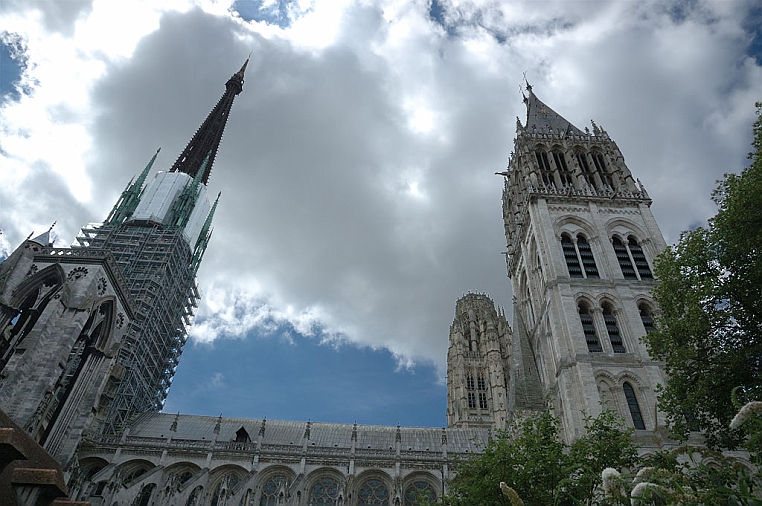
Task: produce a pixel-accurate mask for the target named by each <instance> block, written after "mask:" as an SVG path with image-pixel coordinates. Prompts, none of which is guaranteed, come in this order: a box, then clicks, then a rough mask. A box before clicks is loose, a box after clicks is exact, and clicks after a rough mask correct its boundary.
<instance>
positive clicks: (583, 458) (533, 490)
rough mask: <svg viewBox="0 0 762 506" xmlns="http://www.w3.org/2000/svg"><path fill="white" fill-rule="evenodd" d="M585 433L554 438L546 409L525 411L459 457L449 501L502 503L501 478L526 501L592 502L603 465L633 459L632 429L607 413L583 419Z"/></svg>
mask: <svg viewBox="0 0 762 506" xmlns="http://www.w3.org/2000/svg"><path fill="white" fill-rule="evenodd" d="M586 428H587V434H586V435H585V436H583V437H581V438H580V439H578V440H577V441H575V442H574V443H573V444H571V445H567V444H565V443H564V442H562V441H560V440H559V435H558V420H557V419H556V418H555V417H554V416H553V415H552V414H551V413H547V412H546V413H543V414H540V415H538V416H535V417H528V418H525V419H523V420H521V421H520V422H517V423H515V424H514V425H513V426H512V427H511V428H510V429H509V430H507V431H499V432H498V433H497V435H496V436H495V437H494V438H493V439H492V440H491V441H490V443H489V444H488V445H487V447H486V448H485V449H484V451H483V453H481V454H479V455H474V456H472V457H471V458H469V459H466V460H463V461H461V462H459V463H458V465H457V468H456V473H457V474H456V477H455V479H454V480H453V482H452V484H451V486H450V492H451V494H450V496H448V497H446V498H444V502H445V504H448V505H451V506H471V505H474V506H476V505H478V506H493V505H494V506H498V505H500V506H506V505H508V504H509V500H508V498H507V497H506V496H504V495H503V494H502V492H501V491H500V488H499V484H500V482H505V483H506V484H507V485H508V486H510V487H512V488H513V489H514V490H515V491H516V492H517V494H518V495H519V497H521V500H522V501H523V503H524V504H525V505H526V506H533V505H536V506H552V505H571V504H593V501H594V500H595V498H596V495H597V491H598V487H599V485H600V483H601V471H603V469H604V468H606V467H617V468H622V467H629V466H632V465H633V464H634V463H635V461H636V454H637V452H636V449H635V446H634V445H633V443H632V438H631V434H632V431H631V430H629V429H624V428H622V427H621V425H620V423H619V421H618V420H617V419H616V418H615V417H614V416H613V415H612V414H611V413H610V412H604V413H603V414H602V415H601V416H599V417H598V418H591V419H588V420H587V427H586Z"/></svg>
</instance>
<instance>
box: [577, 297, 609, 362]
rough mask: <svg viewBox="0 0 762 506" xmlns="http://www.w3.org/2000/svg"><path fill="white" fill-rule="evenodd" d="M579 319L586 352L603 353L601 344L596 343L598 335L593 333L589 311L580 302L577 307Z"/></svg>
mask: <svg viewBox="0 0 762 506" xmlns="http://www.w3.org/2000/svg"><path fill="white" fill-rule="evenodd" d="M578 310H579V319H580V322H581V323H582V331H583V333H584V334H585V342H586V343H587V351H589V352H590V353H600V352H602V351H603V348H601V343H600V342H599V341H598V335H597V333H596V332H595V323H594V322H593V315H591V314H590V309H589V308H588V306H587V304H586V303H584V302H582V303H580V305H579V307H578Z"/></svg>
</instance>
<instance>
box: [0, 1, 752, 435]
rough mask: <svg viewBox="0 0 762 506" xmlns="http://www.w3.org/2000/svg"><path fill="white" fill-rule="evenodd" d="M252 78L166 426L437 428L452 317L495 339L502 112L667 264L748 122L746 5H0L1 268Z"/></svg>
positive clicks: (60, 238) (73, 225) (217, 180)
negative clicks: (580, 163)
mask: <svg viewBox="0 0 762 506" xmlns="http://www.w3.org/2000/svg"><path fill="white" fill-rule="evenodd" d="M249 54H251V62H250V64H249V66H248V69H247V73H246V82H245V85H244V90H243V92H242V93H241V95H239V96H238V97H237V98H236V102H235V104H234V106H233V110H232V113H231V115H230V119H229V121H228V125H227V128H226V131H225V136H224V138H223V141H222V145H221V147H220V151H219V154H218V156H217V160H216V162H215V165H214V170H213V171H212V175H211V179H210V182H209V187H210V191H211V192H212V194H216V192H218V191H222V198H221V200H220V204H219V207H218V209H217V213H216V215H215V222H214V226H215V228H214V235H213V237H212V240H211V243H210V245H209V249H208V250H207V254H206V257H205V259H204V262H203V264H202V266H201V269H200V271H199V283H200V286H201V291H202V296H203V298H202V301H201V303H200V306H199V309H198V312H197V316H196V323H195V325H194V327H193V328H192V329H191V331H190V334H191V338H190V340H189V342H188V344H187V346H186V348H185V351H184V354H183V356H182V359H181V361H180V366H179V368H178V372H177V375H176V377H175V381H174V384H173V387H172V389H171V391H170V394H169V397H168V399H167V403H166V406H165V410H166V411H168V412H177V411H181V412H183V413H191V414H204V415H214V416H217V415H219V414H220V413H222V414H224V415H227V416H240V417H254V418H260V417H265V416H267V417H269V418H271V419H288V420H306V419H311V420H313V421H326V422H341V423H351V422H353V421H355V420H356V421H357V422H358V423H361V424H397V423H401V424H403V425H408V426H410V425H413V426H431V427H436V426H442V425H444V424H446V418H445V408H446V405H445V403H446V388H445V384H444V377H445V370H446V367H445V361H446V353H447V344H448V335H449V327H450V324H451V323H452V320H453V317H454V307H455V301H456V300H457V299H458V298H459V297H460V296H461V295H462V294H464V293H466V292H469V291H477V292H482V293H487V294H489V295H490V296H491V297H492V299H493V300H494V301H495V303H496V304H497V305H499V306H501V307H504V308H506V310H507V312H508V313H509V315H510V312H511V311H510V306H511V304H512V302H511V298H512V292H511V288H510V280H509V279H508V278H507V276H506V268H505V259H504V256H503V254H502V252H504V251H505V250H506V244H505V236H504V235H503V226H502V217H501V201H500V199H501V192H502V185H503V182H502V178H500V177H499V176H496V175H495V172H499V171H502V170H504V169H505V167H506V165H507V162H508V159H509V156H510V153H511V149H512V147H513V142H512V141H513V137H514V135H515V129H516V118H517V117H519V118H521V119H522V121H524V119H525V117H526V111H525V108H524V105H523V104H522V101H521V93H520V86H521V84H522V82H523V80H524V76H526V79H527V80H528V81H529V82H530V83H531V84H532V85H533V89H534V92H535V93H536V94H537V96H538V97H539V98H540V99H541V100H542V101H543V102H545V103H546V104H548V105H549V106H550V107H552V108H553V109H554V110H556V111H557V112H558V113H560V114H561V115H562V116H564V117H565V118H566V119H568V120H569V121H571V122H572V123H574V124H575V125H577V126H578V127H580V128H584V127H585V126H588V125H589V122H590V120H591V119H594V120H595V122H596V123H597V124H598V125H600V126H602V127H603V128H605V129H606V131H607V132H608V133H609V135H610V136H611V137H612V138H613V139H614V140H615V141H616V142H617V144H618V145H619V147H620V149H621V151H622V152H623V153H624V156H625V160H626V163H627V164H628V167H629V168H630V170H631V171H632V173H633V174H634V176H635V177H637V178H639V179H640V181H641V182H642V183H643V184H644V186H645V187H646V189H647V190H648V192H649V194H650V196H651V197H652V199H653V206H652V210H653V213H654V215H655V217H656V219H657V221H658V223H659V225H660V227H661V230H662V232H663V234H664V236H665V238H666V240H667V242H668V243H670V244H671V243H674V242H675V241H676V240H677V239H678V238H679V235H680V232H681V231H683V230H686V229H690V228H694V227H697V226H701V225H703V224H705V223H706V220H707V219H708V218H709V217H710V216H711V215H713V214H714V212H715V211H716V208H715V205H714V204H713V203H712V202H711V199H710V195H711V191H712V189H713V187H714V184H715V181H716V180H717V179H718V178H720V177H722V175H723V173H726V172H738V171H740V170H741V169H743V168H744V167H745V166H746V164H747V160H746V155H747V153H748V152H749V150H750V149H751V147H750V142H751V125H752V123H753V121H754V118H755V115H754V102H755V101H759V100H762V7H760V6H759V4H758V2H755V1H751V0H750V1H740V0H739V1H732V0H721V1H715V2H710V1H701V0H695V1H690V0H689V1H673V2H665V1H662V0H654V1H648V0H646V1H638V2H634V1H630V2H617V1H612V2H603V1H594V0H586V1H568V0H547V1H537V0H533V1H511V2H499V1H494V0H492V1H484V0H471V1H462V2H458V1H450V0H432V1H417V0H406V1H403V0H362V1H359V0H358V1H352V0H326V1H323V0H293V1H289V0H261V1H259V0H254V1H244V0H239V1H230V0H219V1H211V0H167V1H159V0H147V1H138V0H135V1H131V2H127V1H120V2H114V1H112V0H68V1H65V2H53V1H35V0H2V2H0V229H1V230H2V234H1V235H0V258H2V257H4V256H5V255H7V254H8V252H9V251H11V250H12V249H13V248H15V247H16V246H17V245H18V244H20V243H21V241H23V240H24V239H25V238H26V237H27V236H28V235H29V234H30V233H31V232H32V231H35V232H36V233H40V232H42V231H44V230H47V229H48V227H50V225H51V223H53V222H54V221H56V222H57V223H56V226H55V228H54V232H55V236H56V243H55V244H56V246H61V247H64V246H68V245H69V244H71V242H72V241H73V240H74V238H75V236H76V234H77V233H78V230H79V227H81V226H82V225H83V224H85V223H89V222H98V221H101V220H103V219H104V218H105V217H106V215H107V214H108V212H109V210H110V209H111V207H112V206H113V204H114V203H115V202H116V200H117V197H118V196H119V194H120V192H121V191H122V189H123V188H124V186H125V185H126V184H127V183H128V181H129V180H130V179H131V178H132V177H133V176H134V175H135V174H137V173H138V172H139V171H140V170H141V169H142V168H143V167H144V166H145V164H146V163H147V162H148V160H149V159H150V157H151V156H152V155H153V153H154V152H155V151H156V149H157V148H158V147H161V148H162V150H161V154H160V155H159V158H158V160H157V162H156V164H155V165H154V171H158V170H166V169H167V168H169V166H171V164H172V162H174V159H175V157H176V156H177V154H179V153H180V151H181V150H182V148H183V147H184V146H185V144H186V143H187V142H188V140H189V139H190V137H191V136H192V135H193V133H194V132H195V130H196V128H198V126H199V125H200V124H201V122H202V121H203V119H204V118H205V116H206V114H207V113H208V112H209V111H210V110H211V109H212V107H213V106H214V104H215V103H216V101H217V100H218V99H219V97H220V96H221V95H222V93H223V91H224V83H225V81H226V80H227V79H228V78H229V77H230V75H232V74H233V73H234V72H235V71H237V70H238V68H240V66H241V64H242V63H243V61H244V60H245V59H246V58H247V57H248V55H249Z"/></svg>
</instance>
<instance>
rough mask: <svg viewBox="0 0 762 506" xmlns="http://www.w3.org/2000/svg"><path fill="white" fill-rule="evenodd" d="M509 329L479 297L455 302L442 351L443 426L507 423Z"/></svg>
mask: <svg viewBox="0 0 762 506" xmlns="http://www.w3.org/2000/svg"><path fill="white" fill-rule="evenodd" d="M510 351H511V329H510V327H509V326H508V322H507V320H506V319H505V312H504V311H503V310H502V309H500V310H496V309H495V304H494V303H493V302H492V300H491V299H490V298H489V297H488V296H487V295H484V294H477V293H469V294H466V295H464V296H463V297H461V298H460V299H458V302H457V303H456V304H455V319H454V321H453V322H452V326H451V327H450V347H449V349H448V351H447V424H448V425H449V426H450V427H486V428H492V427H496V428H501V429H502V428H504V427H505V425H506V422H507V420H508V401H509V398H508V384H509V376H510V368H509V363H510V362H509V360H510Z"/></svg>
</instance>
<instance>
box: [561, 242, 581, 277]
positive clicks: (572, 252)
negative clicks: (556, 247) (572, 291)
mask: <svg viewBox="0 0 762 506" xmlns="http://www.w3.org/2000/svg"><path fill="white" fill-rule="evenodd" d="M561 248H563V250H564V258H565V259H566V268H567V269H569V276H571V277H572V278H582V277H584V276H583V275H582V267H580V265H579V258H578V257H577V248H575V247H574V243H573V242H572V240H571V237H569V236H568V235H566V234H563V235H562V236H561Z"/></svg>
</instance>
